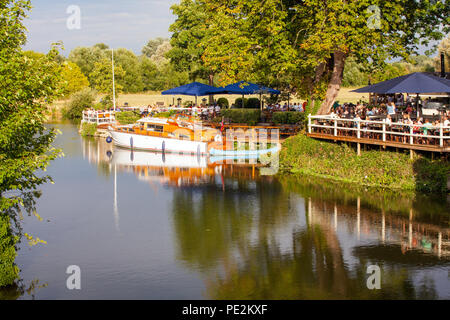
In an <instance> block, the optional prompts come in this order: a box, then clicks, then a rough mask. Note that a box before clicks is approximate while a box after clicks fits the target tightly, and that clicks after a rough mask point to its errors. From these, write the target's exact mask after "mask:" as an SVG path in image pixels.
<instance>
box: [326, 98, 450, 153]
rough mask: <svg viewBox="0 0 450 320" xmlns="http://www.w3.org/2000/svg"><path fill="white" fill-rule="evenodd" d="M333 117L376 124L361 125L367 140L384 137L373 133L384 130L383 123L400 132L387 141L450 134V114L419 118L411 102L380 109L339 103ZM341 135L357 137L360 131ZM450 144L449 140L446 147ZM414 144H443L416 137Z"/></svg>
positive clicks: (349, 131)
mask: <svg viewBox="0 0 450 320" xmlns="http://www.w3.org/2000/svg"><path fill="white" fill-rule="evenodd" d="M329 117H330V118H332V119H345V120H347V119H348V120H371V121H372V123H367V122H362V123H361V124H360V128H361V135H362V136H363V137H366V138H375V139H379V138H381V135H380V134H377V133H373V132H370V131H377V130H378V131H381V130H382V124H381V123H385V124H386V125H385V126H386V131H388V132H396V133H397V134H388V135H387V136H386V139H387V140H395V141H398V142H404V143H409V142H410V141H409V140H408V139H409V137H407V135H408V134H410V133H411V132H412V133H413V134H414V135H422V136H439V135H440V131H441V128H442V131H443V134H444V136H449V135H450V112H449V111H448V110H447V111H446V112H445V113H444V114H441V115H435V116H429V117H424V116H419V114H418V113H417V110H416V108H415V107H414V106H413V105H412V104H411V103H407V104H406V105H405V106H403V107H401V108H399V107H398V106H396V104H395V103H394V102H393V101H391V102H388V104H387V105H385V104H381V105H379V106H368V105H367V104H364V103H358V104H352V103H345V104H342V105H341V104H339V103H338V102H337V103H335V104H334V105H333V108H332V109H331V112H330V113H329ZM355 126H356V124H355V122H350V121H349V122H345V121H343V122H341V123H339V127H355ZM368 130H370V131H368ZM402 133H403V134H402ZM338 134H339V135H356V131H354V130H339V132H338ZM449 142H450V141H448V140H447V139H446V143H445V144H448V143H449ZM414 143H417V144H437V143H439V141H438V140H437V139H428V138H421V137H414Z"/></svg>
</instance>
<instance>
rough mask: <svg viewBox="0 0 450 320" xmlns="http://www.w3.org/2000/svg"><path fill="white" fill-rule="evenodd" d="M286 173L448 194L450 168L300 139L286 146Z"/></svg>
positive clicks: (283, 162)
mask: <svg viewBox="0 0 450 320" xmlns="http://www.w3.org/2000/svg"><path fill="white" fill-rule="evenodd" d="M280 168H281V170H283V171H286V172H291V173H297V174H304V175H310V176H316V177H322V178H328V179H333V180H336V181H343V182H348V183H352V184H358V185H363V186H369V187H378V188H391V189H402V190H406V191H420V192H438V193H441V192H445V191H446V189H447V175H448V173H449V171H450V165H449V163H448V162H446V161H432V160H429V159H427V158H419V159H416V160H410V158H409V155H408V154H407V153H400V152H389V151H378V150H371V151H362V152H361V156H359V157H358V156H357V154H356V151H355V150H354V149H353V148H351V147H348V146H347V145H346V144H337V143H332V142H325V141H319V140H315V139H312V138H308V137H306V136H305V135H298V136H295V137H292V138H289V139H288V140H286V141H285V142H284V143H283V150H282V151H281V153H280Z"/></svg>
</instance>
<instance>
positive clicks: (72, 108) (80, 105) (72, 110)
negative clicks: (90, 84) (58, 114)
mask: <svg viewBox="0 0 450 320" xmlns="http://www.w3.org/2000/svg"><path fill="white" fill-rule="evenodd" d="M95 97H96V93H95V91H93V90H92V89H89V88H88V89H84V90H82V91H79V92H77V93H75V94H73V95H72V97H71V98H70V101H69V103H68V105H67V106H66V107H65V108H64V109H63V117H64V118H65V119H68V120H76V119H81V118H82V113H83V110H85V109H88V108H93V106H94V101H95Z"/></svg>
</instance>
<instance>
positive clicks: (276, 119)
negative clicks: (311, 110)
mask: <svg viewBox="0 0 450 320" xmlns="http://www.w3.org/2000/svg"><path fill="white" fill-rule="evenodd" d="M305 119H306V116H305V113H304V112H275V113H273V115H272V122H273V123H274V124H276V125H280V124H299V123H302V122H304V121H305Z"/></svg>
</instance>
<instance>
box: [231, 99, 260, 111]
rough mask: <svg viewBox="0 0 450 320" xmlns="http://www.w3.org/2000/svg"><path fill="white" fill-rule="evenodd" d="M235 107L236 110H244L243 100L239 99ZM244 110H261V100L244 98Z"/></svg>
mask: <svg viewBox="0 0 450 320" xmlns="http://www.w3.org/2000/svg"><path fill="white" fill-rule="evenodd" d="M234 105H235V107H236V108H238V109H239V108H241V109H242V98H237V99H236V101H235V102H234ZM244 108H245V109H260V108H261V104H260V101H259V99H257V98H250V99H247V98H244Z"/></svg>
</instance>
